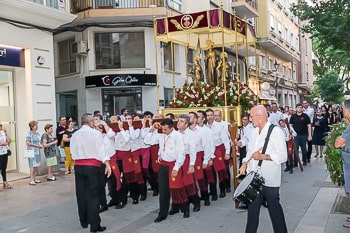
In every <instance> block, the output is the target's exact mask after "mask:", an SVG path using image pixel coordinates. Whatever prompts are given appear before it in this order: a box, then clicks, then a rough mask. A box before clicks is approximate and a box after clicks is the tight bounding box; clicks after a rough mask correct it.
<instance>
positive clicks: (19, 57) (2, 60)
mask: <svg viewBox="0 0 350 233" xmlns="http://www.w3.org/2000/svg"><path fill="white" fill-rule="evenodd" d="M0 65H4V66H15V67H24V50H23V49H18V48H12V47H5V46H0Z"/></svg>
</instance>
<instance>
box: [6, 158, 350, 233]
mask: <svg viewBox="0 0 350 233" xmlns="http://www.w3.org/2000/svg"><path fill="white" fill-rule="evenodd" d="M55 176H56V177H57V181H55V182H47V181H46V176H42V177H40V179H41V180H42V181H43V183H41V184H38V185H36V186H34V187H32V186H29V185H28V178H27V177H28V176H26V175H23V174H22V175H21V174H16V175H15V174H9V178H10V179H9V181H10V184H11V185H12V186H13V187H14V189H13V190H4V191H3V192H1V193H0V198H1V205H0V232H6V233H7V232H10V233H12V232H26V233H37V232H39V233H41V232H43V233H55V232H67V233H73V232H88V230H87V229H82V228H81V227H80V226H79V222H78V217H77V205H76V200H75V193H74V175H63V174H62V172H60V173H59V174H55ZM328 176H329V175H328V172H327V171H326V166H325V164H324V161H323V160H322V159H320V158H318V159H313V160H312V161H311V164H308V166H306V167H305V169H304V172H301V171H300V170H299V169H295V170H294V174H289V173H283V175H282V187H281V203H282V206H283V209H284V213H285V217H286V221H287V227H288V232H295V233H316V232H317V233H345V232H350V231H349V230H348V229H346V228H343V227H342V224H344V223H346V217H347V216H348V215H347V214H344V213H339V212H338V213H336V212H334V211H333V209H334V203H335V202H336V200H338V198H340V197H342V196H344V191H343V187H337V186H335V185H333V184H332V183H330V181H329V180H328ZM148 194H149V195H148V198H147V200H146V201H143V202H140V203H139V204H138V205H132V204H131V201H129V203H128V205H127V206H126V207H125V208H124V209H121V210H116V209H113V208H110V209H109V210H108V211H106V212H104V213H102V214H101V219H102V225H104V226H107V231H105V232H118V233H119V232H120V233H129V232H130V233H132V232H139V233H141V232H142V233H146V232H150V233H153V232H160V233H162V232H167V233H168V232H174V233H175V232H180V233H187V232H188V233H197V232H198V233H215V232H217V233H221V232H233V233H241V232H244V228H245V222H246V211H244V210H238V209H235V208H234V202H233V201H232V198H231V194H228V195H227V196H226V197H225V198H219V200H218V201H216V202H211V205H210V206H209V207H206V206H203V205H202V207H201V211H200V212H197V213H193V212H192V211H191V216H190V218H188V219H184V218H183V217H182V214H176V215H173V216H168V218H167V219H166V220H165V221H163V222H161V223H157V224H156V223H153V220H154V219H155V218H156V216H157V212H158V197H152V195H151V194H152V193H151V192H149V193H148ZM191 208H192V207H191ZM348 209H349V210H350V207H349V208H348ZM349 215H350V214H349ZM258 232H259V233H265V232H266V233H271V232H273V231H272V226H271V222H270V219H269V215H268V212H267V209H266V208H262V209H261V218H260V225H259V230H258Z"/></svg>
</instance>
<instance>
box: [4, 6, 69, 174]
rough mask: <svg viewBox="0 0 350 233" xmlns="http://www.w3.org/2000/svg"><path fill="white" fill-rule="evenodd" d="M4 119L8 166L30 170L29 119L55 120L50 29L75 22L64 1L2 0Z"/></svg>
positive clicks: (40, 129) (43, 123) (43, 122)
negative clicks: (27, 151)
mask: <svg viewBox="0 0 350 233" xmlns="http://www.w3.org/2000/svg"><path fill="white" fill-rule="evenodd" d="M0 9H1V10H0V28H1V30H0V123H1V124H2V125H3V126H4V127H6V129H7V132H8V134H9V135H10V136H11V138H12V143H11V147H10V148H11V150H12V156H10V157H9V163H8V170H17V171H20V172H28V171H29V167H28V161H27V159H24V158H23V156H21V155H23V151H24V149H25V138H26V135H27V133H28V132H29V126H28V123H29V121H31V120H37V121H39V131H40V132H43V131H44V126H45V124H48V123H50V124H53V125H55V122H56V111H55V109H56V107H55V76H54V54H53V52H54V51H53V34H52V32H51V31H52V30H53V29H55V28H57V27H59V26H60V25H63V24H66V23H69V22H71V21H72V20H73V19H74V18H75V17H76V16H75V15H73V14H70V13H67V9H69V8H68V5H66V2H65V1H49V0H46V1H43V0H42V1H27V0H16V1H13V0H2V1H1V2H0Z"/></svg>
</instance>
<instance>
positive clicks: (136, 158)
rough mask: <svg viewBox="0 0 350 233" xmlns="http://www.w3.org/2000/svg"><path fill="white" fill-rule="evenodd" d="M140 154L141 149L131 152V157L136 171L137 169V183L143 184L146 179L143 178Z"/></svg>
mask: <svg viewBox="0 0 350 233" xmlns="http://www.w3.org/2000/svg"><path fill="white" fill-rule="evenodd" d="M140 155H141V149H138V150H135V151H132V152H131V157H132V160H133V162H134V171H135V176H136V180H137V183H138V184H143V183H144V180H143V176H142V171H141V164H140Z"/></svg>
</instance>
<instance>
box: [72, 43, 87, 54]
mask: <svg viewBox="0 0 350 233" xmlns="http://www.w3.org/2000/svg"><path fill="white" fill-rule="evenodd" d="M70 49H71V50H70V51H71V53H72V55H73V56H76V55H87V53H88V51H89V50H88V46H87V42H86V41H78V42H74V43H72V44H71V48H70Z"/></svg>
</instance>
